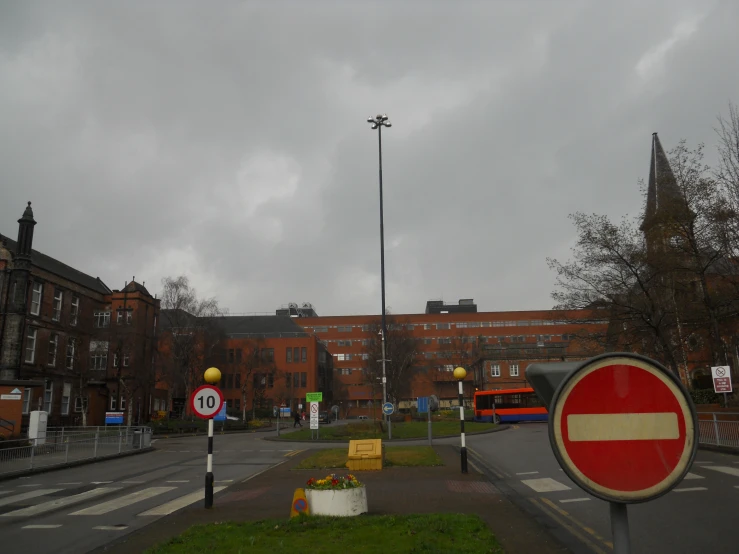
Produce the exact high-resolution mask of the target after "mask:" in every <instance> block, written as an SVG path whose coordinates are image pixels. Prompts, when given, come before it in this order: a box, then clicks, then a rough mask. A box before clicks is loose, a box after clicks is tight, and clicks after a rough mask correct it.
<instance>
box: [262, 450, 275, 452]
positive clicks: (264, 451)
mask: <svg viewBox="0 0 739 554" xmlns="http://www.w3.org/2000/svg"><path fill="white" fill-rule="evenodd" d="M260 452H274V450H260Z"/></svg>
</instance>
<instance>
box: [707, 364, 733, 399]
mask: <svg viewBox="0 0 739 554" xmlns="http://www.w3.org/2000/svg"><path fill="white" fill-rule="evenodd" d="M711 377H712V378H713V390H714V391H715V392H717V393H719V392H723V393H730V392H732V387H731V368H730V367H729V366H727V365H720V366H716V367H712V368H711Z"/></svg>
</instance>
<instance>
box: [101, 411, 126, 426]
mask: <svg viewBox="0 0 739 554" xmlns="http://www.w3.org/2000/svg"><path fill="white" fill-rule="evenodd" d="M122 423H123V412H105V425H120V424H122Z"/></svg>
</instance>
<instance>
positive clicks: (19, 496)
mask: <svg viewBox="0 0 739 554" xmlns="http://www.w3.org/2000/svg"><path fill="white" fill-rule="evenodd" d="M60 490H62V489H37V490H35V491H31V492H24V493H23V494H16V495H15V496H8V497H6V498H3V499H2V500H0V506H7V505H8V504H15V503H16V502H21V501H22V500H28V499H29V498H36V497H37V496H44V495H46V494H52V493H55V492H59V491H60Z"/></svg>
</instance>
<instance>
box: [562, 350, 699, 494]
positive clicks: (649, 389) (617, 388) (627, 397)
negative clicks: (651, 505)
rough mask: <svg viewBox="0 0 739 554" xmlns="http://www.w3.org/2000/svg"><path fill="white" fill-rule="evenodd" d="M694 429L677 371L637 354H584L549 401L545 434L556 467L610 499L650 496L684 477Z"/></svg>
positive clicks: (692, 452) (693, 449)
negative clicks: (547, 436)
mask: <svg viewBox="0 0 739 554" xmlns="http://www.w3.org/2000/svg"><path fill="white" fill-rule="evenodd" d="M697 429H698V420H697V416H696V413H695V409H694V407H693V404H692V402H691V400H690V397H689V396H688V394H687V392H685V389H684V388H683V386H682V384H681V383H680V381H679V380H678V378H677V377H676V376H675V375H674V374H673V373H671V372H670V371H669V370H667V369H665V368H664V367H662V366H661V365H659V364H658V363H657V362H654V361H652V360H650V359H648V358H645V357H643V356H639V355H636V354H605V355H602V356H596V357H595V358H592V359H590V360H587V361H585V362H583V363H582V364H581V365H580V366H579V367H578V368H577V369H576V370H574V371H573V372H572V373H570V374H569V375H567V377H566V378H565V379H564V380H563V381H562V383H561V385H560V386H559V387H558V388H557V390H556V392H555V394H554V397H553V398H552V403H551V407H550V417H549V440H550V442H551V444H552V450H553V451H554V454H555V456H556V457H557V460H558V461H559V464H560V465H561V466H562V469H563V470H564V471H565V472H566V473H567V475H568V476H569V477H570V478H571V479H572V480H573V481H574V482H575V483H577V484H578V485H579V486H580V487H582V488H583V489H584V490H585V491H587V492H589V493H591V494H593V495H594V496H597V497H599V498H602V499H603V500H607V501H610V502H616V503H623V504H625V503H631V502H644V501H646V500H651V499H653V498H656V497H658V496H661V495H662V494H665V493H666V492H668V491H669V490H670V489H672V488H673V487H674V486H675V485H676V484H678V483H679V482H680V481H682V479H683V477H684V476H685V474H686V473H687V472H688V469H690V466H691V464H692V462H693V458H694V457H695V453H696V449H697V446H698V443H697V440H696V439H697V436H696V435H697Z"/></svg>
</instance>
